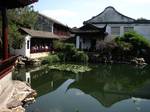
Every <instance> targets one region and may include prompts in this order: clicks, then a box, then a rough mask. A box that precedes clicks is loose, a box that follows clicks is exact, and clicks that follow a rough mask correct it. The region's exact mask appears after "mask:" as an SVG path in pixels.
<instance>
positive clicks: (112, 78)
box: [14, 65, 150, 112]
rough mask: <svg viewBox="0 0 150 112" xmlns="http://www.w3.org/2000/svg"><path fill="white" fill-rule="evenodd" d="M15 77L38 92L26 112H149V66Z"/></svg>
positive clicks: (40, 72)
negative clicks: (27, 83)
mask: <svg viewBox="0 0 150 112" xmlns="http://www.w3.org/2000/svg"><path fill="white" fill-rule="evenodd" d="M14 76H15V78H17V79H20V80H24V81H27V82H29V83H30V84H31V86H32V88H33V89H35V90H36V91H37V92H38V96H37V98H36V102H35V103H33V104H31V105H29V106H28V107H26V112H150V66H146V67H144V68H139V67H135V66H131V65H99V66H93V70H92V71H90V72H86V73H82V74H73V73H70V72H60V71H52V70H49V69H47V68H46V67H45V68H44V67H41V68H34V69H32V70H31V69H19V70H18V71H16V74H15V75H14Z"/></svg>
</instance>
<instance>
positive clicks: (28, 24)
mask: <svg viewBox="0 0 150 112" xmlns="http://www.w3.org/2000/svg"><path fill="white" fill-rule="evenodd" d="M7 15H8V24H9V47H12V48H14V49H19V48H21V47H22V43H23V42H24V41H23V40H24V39H23V38H22V37H23V36H22V35H21V33H20V32H19V31H18V29H19V28H20V27H25V28H31V29H32V28H34V25H35V23H36V21H37V12H35V11H34V10H33V7H32V6H26V7H24V8H16V9H10V10H8V13H7ZM1 22H2V19H1V17H0V27H1V25H2V24H1ZM0 32H1V29H0Z"/></svg>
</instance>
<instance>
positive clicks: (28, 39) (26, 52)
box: [25, 35, 31, 57]
mask: <svg viewBox="0 0 150 112" xmlns="http://www.w3.org/2000/svg"><path fill="white" fill-rule="evenodd" d="M27 41H29V49H27ZM30 46H31V36H29V35H28V36H26V37H25V56H26V57H30Z"/></svg>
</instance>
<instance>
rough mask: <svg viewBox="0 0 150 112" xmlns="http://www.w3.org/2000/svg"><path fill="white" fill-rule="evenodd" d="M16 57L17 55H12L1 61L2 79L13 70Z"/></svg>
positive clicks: (0, 73) (0, 75)
mask: <svg viewBox="0 0 150 112" xmlns="http://www.w3.org/2000/svg"><path fill="white" fill-rule="evenodd" d="M16 59H17V57H16V56H12V57H10V58H8V59H6V60H2V61H0V79H1V78H3V77H4V76H6V75H7V74H8V73H9V72H11V70H12V67H13V66H14V65H15V61H16Z"/></svg>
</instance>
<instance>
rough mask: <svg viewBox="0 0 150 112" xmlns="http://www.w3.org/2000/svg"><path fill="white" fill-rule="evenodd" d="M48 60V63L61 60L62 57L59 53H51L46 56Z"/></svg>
mask: <svg viewBox="0 0 150 112" xmlns="http://www.w3.org/2000/svg"><path fill="white" fill-rule="evenodd" d="M46 61H48V64H52V63H56V62H59V61H60V59H59V57H58V55H57V54H49V56H48V57H47V58H46Z"/></svg>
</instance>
